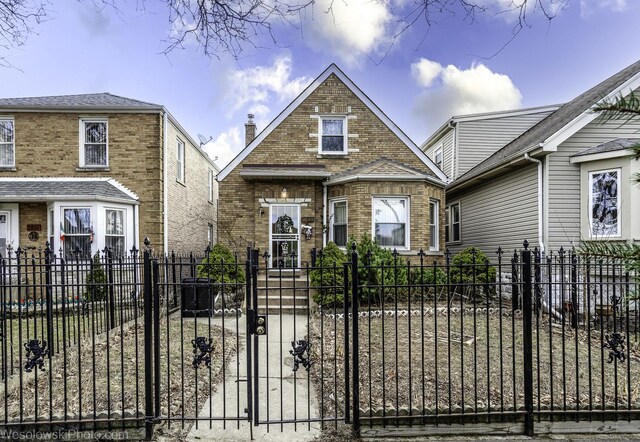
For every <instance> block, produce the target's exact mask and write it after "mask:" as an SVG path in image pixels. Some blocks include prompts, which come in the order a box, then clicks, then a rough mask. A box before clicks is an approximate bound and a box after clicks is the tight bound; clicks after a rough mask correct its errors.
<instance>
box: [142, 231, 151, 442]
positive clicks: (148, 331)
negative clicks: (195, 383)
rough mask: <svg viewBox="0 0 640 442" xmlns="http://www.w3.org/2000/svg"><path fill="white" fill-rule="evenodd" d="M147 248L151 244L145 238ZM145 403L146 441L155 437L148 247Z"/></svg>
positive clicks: (145, 270)
mask: <svg viewBox="0 0 640 442" xmlns="http://www.w3.org/2000/svg"><path fill="white" fill-rule="evenodd" d="M144 243H145V246H148V245H149V244H150V242H149V239H148V238H145V241H144ZM143 271H144V402H145V413H144V414H145V439H146V440H151V438H152V437H153V367H152V362H153V353H152V350H153V349H152V340H151V338H152V328H151V322H152V317H151V316H152V313H153V311H152V304H151V303H152V301H153V300H152V291H151V257H150V256H149V249H148V247H146V248H145V251H144V267H143Z"/></svg>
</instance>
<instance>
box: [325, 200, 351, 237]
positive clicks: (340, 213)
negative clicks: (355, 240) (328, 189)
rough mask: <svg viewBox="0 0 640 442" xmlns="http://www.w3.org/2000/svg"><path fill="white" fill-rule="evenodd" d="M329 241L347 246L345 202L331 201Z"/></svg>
mask: <svg viewBox="0 0 640 442" xmlns="http://www.w3.org/2000/svg"><path fill="white" fill-rule="evenodd" d="M330 219H331V222H330V229H329V240H330V241H333V242H334V243H335V244H336V245H337V246H338V247H346V246H347V200H337V201H331V214H330Z"/></svg>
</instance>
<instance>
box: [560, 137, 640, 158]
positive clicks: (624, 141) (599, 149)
mask: <svg viewBox="0 0 640 442" xmlns="http://www.w3.org/2000/svg"><path fill="white" fill-rule="evenodd" d="M637 144H640V138H616V139H615V140H611V141H607V142H606V143H602V144H598V145H597V146H593V147H590V148H589V149H585V150H581V151H580V152H578V153H576V154H573V155H571V156H573V157H581V156H584V155H591V154H594V153H604V152H615V151H617V150H623V149H628V148H629V147H632V146H635V145H637Z"/></svg>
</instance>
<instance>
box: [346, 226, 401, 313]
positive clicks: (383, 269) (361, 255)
mask: <svg viewBox="0 0 640 442" xmlns="http://www.w3.org/2000/svg"><path fill="white" fill-rule="evenodd" d="M352 241H353V239H351V240H350V241H349V242H350V243H351V242H352ZM356 251H357V252H358V277H359V279H360V286H361V287H362V288H361V290H360V292H359V294H360V300H361V301H362V302H363V303H370V304H372V303H380V302H382V300H383V299H386V300H395V299H396V296H397V297H398V300H404V299H406V295H407V292H408V290H407V284H408V278H407V268H406V267H405V265H404V260H403V259H402V258H400V257H399V256H398V257H396V258H394V256H393V253H392V252H391V250H389V249H385V248H382V247H381V246H380V244H378V243H377V242H375V241H372V240H371V238H369V237H368V236H367V235H363V236H362V239H361V240H360V241H359V242H357V243H356Z"/></svg>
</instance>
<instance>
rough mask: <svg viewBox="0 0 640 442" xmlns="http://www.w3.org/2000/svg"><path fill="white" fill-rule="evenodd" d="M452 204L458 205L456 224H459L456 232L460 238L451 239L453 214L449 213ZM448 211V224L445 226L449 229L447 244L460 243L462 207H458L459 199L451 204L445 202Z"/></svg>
mask: <svg viewBox="0 0 640 442" xmlns="http://www.w3.org/2000/svg"><path fill="white" fill-rule="evenodd" d="M453 206H458V219H459V221H458V225H459V226H460V227H459V228H458V232H460V238H458V239H456V240H454V239H453V216H452V215H451V207H453ZM445 210H446V211H447V212H448V215H447V216H448V217H449V224H448V225H446V226H445V228H446V229H448V230H449V241H447V242H446V243H447V244H461V243H462V209H461V207H460V201H456V202H454V203H451V204H447V207H446V209H445Z"/></svg>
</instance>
